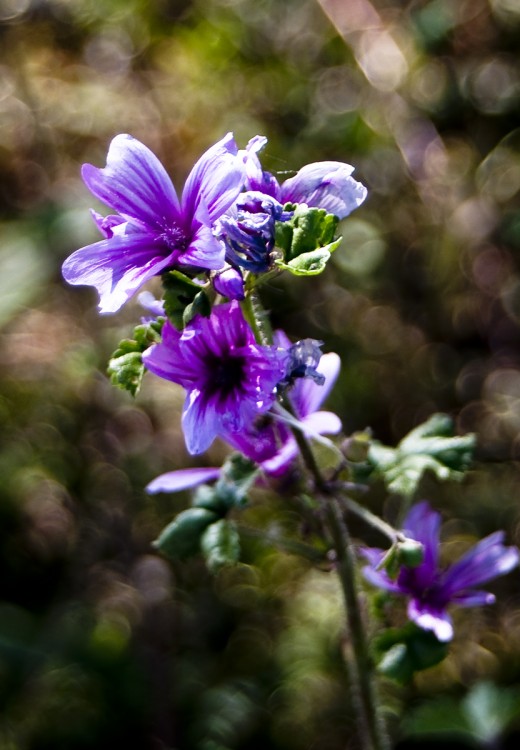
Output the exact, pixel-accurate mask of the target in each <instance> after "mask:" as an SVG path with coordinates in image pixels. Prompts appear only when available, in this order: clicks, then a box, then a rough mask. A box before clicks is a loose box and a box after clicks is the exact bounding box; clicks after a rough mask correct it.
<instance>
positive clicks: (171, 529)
mask: <svg viewBox="0 0 520 750" xmlns="http://www.w3.org/2000/svg"><path fill="white" fill-rule="evenodd" d="M217 520H218V516H217V515H216V513H213V512H212V511H210V510H207V509H206V508H188V510H184V511H182V513H179V515H178V516H177V517H176V518H175V519H174V520H173V521H172V522H171V523H170V524H168V526H166V528H165V529H163V531H162V532H161V533H160V535H159V537H158V538H157V539H156V541H155V542H154V543H153V544H154V547H156V548H157V549H158V550H159V551H160V552H161V553H162V554H163V555H165V557H168V558H169V559H170V560H183V559H185V558H187V557H192V556H193V555H196V554H198V553H199V552H200V543H201V538H202V535H203V533H204V531H205V530H206V529H207V528H208V526H210V525H211V524H212V523H214V522H215V521H217Z"/></svg>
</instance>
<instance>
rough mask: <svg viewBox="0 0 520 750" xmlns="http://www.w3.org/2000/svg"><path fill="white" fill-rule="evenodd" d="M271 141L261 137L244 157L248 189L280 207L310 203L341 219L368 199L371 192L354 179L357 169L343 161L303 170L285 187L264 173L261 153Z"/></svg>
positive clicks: (270, 175) (272, 176)
mask: <svg viewBox="0 0 520 750" xmlns="http://www.w3.org/2000/svg"><path fill="white" fill-rule="evenodd" d="M266 143H267V138H265V137H264V136H260V135H257V136H255V137H254V138H252V139H251V140H250V141H249V143H248V145H247V148H246V149H245V150H243V151H241V152H240V153H241V154H242V156H243V158H244V164H245V169H246V189H248V190H257V191H259V192H261V193H265V194H266V195H270V196H271V197H272V198H275V199H276V200H277V201H278V202H279V203H281V204H282V205H284V204H285V203H306V204H307V205H308V206H311V207H316V208H324V209H325V210H326V211H328V212H329V213H331V214H335V216H337V217H338V219H345V218H346V217H347V216H348V215H349V214H350V213H352V211H354V209H356V208H358V206H360V205H361V204H362V203H363V201H364V200H365V198H366V196H367V189H366V187H365V186H364V185H362V184H361V183H360V182H357V181H356V180H355V179H354V178H353V177H352V172H353V171H354V167H352V166H351V165H350V164H345V163H343V162H339V161H319V162H314V163H313V164H307V165H306V166H305V167H302V168H301V169H300V171H299V172H297V174H296V175H295V176H294V177H290V178H289V179H288V180H285V182H283V183H282V184H280V183H279V182H278V180H277V179H276V177H274V175H272V174H270V173H269V172H264V170H263V169H262V166H261V164H260V161H259V159H258V156H257V153H258V152H259V151H260V150H261V149H262V148H263V147H264V146H265V144H266Z"/></svg>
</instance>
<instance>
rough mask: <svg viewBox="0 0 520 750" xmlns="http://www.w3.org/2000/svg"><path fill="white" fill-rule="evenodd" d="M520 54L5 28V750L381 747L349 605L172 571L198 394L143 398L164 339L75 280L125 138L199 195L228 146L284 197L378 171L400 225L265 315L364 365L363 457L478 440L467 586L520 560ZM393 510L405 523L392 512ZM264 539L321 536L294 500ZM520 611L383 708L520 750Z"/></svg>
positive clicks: (447, 512)
mask: <svg viewBox="0 0 520 750" xmlns="http://www.w3.org/2000/svg"><path fill="white" fill-rule="evenodd" d="M519 45H520V6H519V5H518V3H517V2H516V1H515V0H460V1H457V2H454V1H453V0H416V1H412V2H410V1H408V2H407V1H406V0H401V2H398V0H372V2H369V0H320V1H319V2H318V0H255V2H252V1H251V0H194V1H193V2H187V1H181V0H0V236H1V241H0V325H1V329H0V430H1V439H2V442H1V452H0V477H1V481H0V704H1V709H0V748H1V749H2V750H4V748H5V749H6V750H44V749H47V748H48V749H49V750H51V748H52V750H65V749H68V748H78V749H80V750H83V749H84V750H90V749H91V748H97V749H98V750H100V749H101V750H102V749H103V748H113V747H124V746H132V747H140V748H143V750H147V749H148V748H150V749H151V750H162V749H166V748H175V749H176V750H192V749H194V750H246V748H247V750H256V748H262V750H267V748H272V749H273V750H304V749H305V750H307V749H309V750H310V749H311V748H320V750H340V749H341V748H347V747H348V748H357V747H358V744H357V740H356V738H355V732H354V721H353V720H354V711H353V709H352V706H351V702H350V699H349V694H348V691H347V687H346V683H347V674H346V668H345V665H344V660H343V659H342V650H343V649H344V648H345V643H344V642H343V639H342V625H341V601H340V598H339V592H338V590H337V585H336V582H335V579H334V576H333V575H330V573H329V572H328V571H326V570H316V569H313V568H312V567H311V566H310V565H309V564H308V563H307V562H303V561H301V560H300V559H299V558H298V557H296V556H295V555H290V554H288V553H286V552H282V551H280V550H279V549H276V548H274V547H272V546H270V545H269V544H265V543H264V541H263V540H262V538H261V537H262V534H261V535H260V538H258V539H256V540H249V541H246V542H245V543H244V551H243V562H241V563H240V564H239V565H238V566H237V567H236V568H232V569H229V570H225V571H223V572H222V573H220V574H219V575H218V576H217V577H216V578H213V577H211V576H210V575H209V574H208V573H207V572H206V570H205V568H204V566H203V564H202V563H200V562H199V561H192V562H189V563H186V564H183V565H178V566H171V565H169V564H168V563H167V562H166V561H164V560H162V559H161V558H159V557H158V556H156V555H155V554H154V553H153V550H152V547H151V541H152V540H153V539H154V538H155V537H156V536H157V533H158V532H159V530H160V529H161V528H162V527H163V526H164V525H165V524H166V523H167V522H168V521H169V520H170V519H171V517H172V516H173V515H174V513H176V512H177V511H178V510H180V509H182V508H183V507H185V506H186V505H187V503H188V496H186V495H182V494H181V495H178V496H166V495H160V496H156V497H148V496H147V495H146V494H145V493H144V490H143V488H144V486H145V485H146V483H147V482H148V481H150V480H151V479H152V478H153V477H154V476H156V475H157V474H159V473H161V472H163V471H168V470H171V469H174V468H179V467H181V466H189V465H195V461H194V459H193V458H190V457H189V456H188V455H187V454H186V451H185V448H184V442H183V438H182V434H181V433H180V431H179V413H180V408H181V405H182V394H181V393H180V392H179V391H178V390H176V389H175V387H174V386H172V385H171V384H167V383H162V382H159V381H156V380H154V379H153V378H152V377H151V376H150V377H149V378H148V380H147V381H146V382H145V385H144V388H143V390H142V392H141V394H140V395H139V396H138V398H137V399H136V400H131V397H130V396H129V395H128V394H125V393H122V392H118V391H116V390H115V389H114V388H112V387H111V386H110V385H109V383H108V382H107V378H106V376H105V374H104V372H105V366H106V361H107V358H108V357H109V355H110V353H111V352H112V351H113V349H114V348H115V346H116V345H117V342H118V341H119V339H120V338H123V337H125V336H127V335H128V333H129V330H130V329H131V326H132V325H133V323H134V322H135V321H136V320H137V319H138V317H139V315H140V314H141V313H140V310H139V308H138V306H137V304H134V303H130V304H129V305H128V306H127V307H125V309H124V310H123V311H122V312H121V313H119V314H117V315H115V316H105V317H100V316H99V315H98V313H97V311H96V303H97V299H96V295H95V292H94V291H93V290H92V289H87V288H66V287H65V285H64V283H63V282H62V280H61V276H60V265H61V262H62V261H63V259H64V258H65V257H66V256H67V255H68V254H70V252H71V251H73V250H74V249H76V248H78V247H81V246H83V245H85V244H88V243H89V242H92V241H95V239H96V231H95V229H94V227H93V226H92V222H91V219H90V216H89V212H88V209H89V208H90V207H91V206H95V201H94V200H93V199H92V198H91V197H90V195H89V193H88V191H87V189H86V188H85V186H84V185H83V183H82V182H81V179H80V176H79V170H80V165H81V164H82V163H83V162H85V161H88V162H91V163H94V164H96V165H98V166H103V165H104V163H105V156H106V151H107V147H108V144H109V142H110V139H111V138H112V137H113V136H114V135H115V134H117V133H119V132H129V133H131V134H132V135H134V136H135V137H137V138H139V139H140V140H142V141H143V142H145V143H146V144H147V145H148V146H149V147H150V148H151V149H152V150H153V151H155V153H157V155H158V156H159V157H160V158H161V159H162V161H163V163H164V164H165V165H166V167H167V169H168V170H169V172H170V173H171V174H172V175H173V179H174V182H175V183H176V184H177V186H180V185H181V184H182V181H183V179H184V178H185V176H186V174H187V172H188V171H189V169H190V168H191V166H192V164H193V163H194V161H195V160H196V159H197V158H198V157H199V155H200V154H201V153H202V152H203V151H204V150H205V149H206V148H207V147H208V146H209V145H211V144H212V143H213V142H215V141H216V140H217V139H219V138H220V137H222V135H223V134H224V133H225V132H227V131H228V130H233V131H234V133H235V136H236V138H237V141H238V142H239V143H240V144H241V145H242V146H244V145H245V144H246V143H247V141H248V140H249V138H251V137H252V136H253V135H255V134H257V133H260V134H265V135H267V136H268V138H269V144H268V146H267V148H266V150H265V153H264V155H263V163H264V166H265V168H268V169H270V170H271V171H273V172H274V173H277V174H279V175H280V176H281V177H282V178H283V176H284V175H286V174H293V173H294V170H296V169H298V168H299V167H301V166H302V165H303V164H306V163H308V162H312V161H318V160H324V159H332V160H340V161H346V162H349V163H352V164H354V165H355V166H356V176H357V178H358V179H359V180H361V181H362V182H364V183H365V184H366V185H367V186H368V188H369V198H368V199H367V201H366V203H365V204H364V205H363V207H362V208H361V209H359V210H358V211H357V212H356V213H355V214H353V215H352V217H350V218H349V219H348V220H347V221H345V222H344V224H343V226H342V233H343V236H344V244H343V246H342V248H341V249H340V250H338V251H337V253H336V254H335V256H334V258H333V262H332V263H331V264H330V267H329V268H328V269H327V271H326V272H325V273H324V274H323V275H322V276H321V277H318V278H316V279H312V280H305V279H303V280H299V279H295V278H290V279H289V278H285V277H282V278H280V280H279V281H276V282H273V284H272V285H270V286H269V288H268V289H266V290H265V295H264V298H265V303H266V305H267V306H268V307H269V308H270V309H271V310H272V312H273V318H274V322H275V324H276V325H278V326H282V325H283V327H284V328H285V330H286V331H287V333H288V334H289V335H290V336H291V337H292V338H293V339H294V340H296V339H298V338H303V337H307V336H312V337H315V338H319V339H322V340H324V341H325V349H326V350H332V351H337V352H339V353H340V355H341V357H342V360H343V370H342V374H341V377H340V381H339V382H338V384H337V386H336V388H335V390H334V392H333V394H332V396H331V398H330V401H329V405H330V407H331V408H333V409H334V410H336V411H337V412H338V414H339V415H340V416H341V418H342V420H343V423H344V427H345V433H347V434H348V433H350V432H352V431H354V430H360V429H363V428H365V427H366V426H370V427H372V428H373V430H374V434H375V435H376V437H378V438H379V439H380V440H382V441H384V442H386V443H388V444H394V443H395V442H397V441H398V440H399V439H400V438H401V437H403V435H404V434H405V433H406V432H407V431H408V430H409V429H411V428H412V427H413V426H415V425H416V424H418V423H419V422H420V421H422V420H424V419H425V418H426V417H428V416H429V415H430V414H431V413H433V412H435V411H444V412H448V413H449V414H451V415H453V416H454V418H455V419H456V423H457V428H458V430H459V431H460V432H467V431H475V432H476V433H477V434H478V440H479V448H478V456H477V459H478V460H477V462H476V465H475V467H474V469H473V471H472V472H471V473H470V475H469V476H468V478H467V479H466V481H465V482H464V483H463V484H462V485H460V486H459V485H457V486H449V487H447V486H440V485H438V484H436V483H435V482H434V480H433V479H431V478H427V479H426V480H425V481H424V482H423V486H422V487H421V493H420V494H421V496H423V497H428V498H429V499H430V501H431V502H432V503H433V504H434V505H435V506H436V507H437V508H439V509H440V510H441V511H442V512H443V515H444V517H445V519H446V524H445V526H444V531H443V533H444V535H445V538H446V539H447V540H449V542H448V543H447V545H446V548H445V552H446V555H447V558H451V557H453V556H457V555H458V554H460V552H461V550H463V549H465V548H466V547H467V546H468V544H470V543H472V542H474V541H475V539H477V538H479V537H481V536H484V535H485V534H488V533H490V532H492V531H494V530H496V529H497V528H504V529H506V531H507V534H508V540H509V541H510V542H516V543H519V542H520V529H519V525H518V524H519V520H520V509H519V501H520V489H519V487H518V484H519V482H518V480H519V465H518V461H519V460H520V438H519V434H520V348H519V344H520V268H519V259H520V203H519V194H520V152H519V148H518V147H519V144H520V120H519V114H520V72H519V57H518V49H519ZM96 208H98V209H101V207H100V206H96ZM225 453H226V448H225V446H223V445H217V444H215V446H214V447H213V448H212V449H211V452H210V455H209V456H205V457H202V458H201V459H200V461H199V464H202V465H214V464H216V463H217V462H218V461H220V460H221V459H222V457H223V456H224V455H225ZM368 502H370V503H371V505H372V507H373V509H374V510H376V511H377V512H383V510H384V509H385V508H389V510H390V511H391V510H392V507H393V501H392V499H390V500H389V499H388V498H386V496H385V493H384V491H383V489H382V488H379V489H378V488H376V491H375V492H374V493H373V495H372V496H371V497H370V498H369V500H368ZM241 520H243V521H244V523H247V524H249V525H251V526H256V527H257V528H260V529H262V530H263V531H262V533H264V532H265V534H266V535H267V534H268V533H270V532H272V531H277V532H278V531H280V530H282V531H284V532H286V533H288V534H291V533H293V532H295V530H296V529H297V519H296V518H295V516H294V514H293V512H292V510H291V508H290V507H289V506H288V505H287V504H285V503H284V500H283V498H282V497H280V496H279V495H276V494H273V493H271V494H270V493H267V492H263V493H261V494H258V495H257V496H255V499H254V502H253V504H252V506H251V508H250V509H249V510H247V511H246V512H245V513H244V515H243V518H242V519H241ZM354 531H355V533H356V534H358V532H359V534H361V532H362V531H363V530H362V529H359V530H358V529H357V528H355V529H354ZM378 541H381V540H378ZM519 584H520V575H519V574H518V572H517V573H513V574H511V575H510V576H508V577H507V578H506V579H503V580H500V581H498V582H497V583H496V584H494V585H493V590H494V591H495V592H496V593H497V595H498V604H497V605H495V606H494V607H491V608H488V609H486V610H485V611H484V610H482V611H466V612H463V613H456V623H457V636H456V638H455V641H454V644H453V647H452V649H451V651H450V655H449V657H448V659H447V660H446V661H445V662H443V664H441V665H439V666H438V667H435V668H433V669H430V670H428V671H427V672H425V673H423V674H421V675H419V676H418V677H417V678H416V679H415V681H414V682H413V684H412V685H410V686H407V687H406V688H400V687H396V686H393V685H391V684H390V683H385V682H382V684H381V686H380V688H381V691H382V697H383V700H384V703H385V706H386V712H387V716H388V718H389V725H390V728H391V731H392V735H393V737H394V741H395V743H396V745H397V746H398V747H400V748H403V749H404V748H411V747H415V746H421V747H426V746H428V745H427V742H428V741H430V742H431V745H430V746H431V747H438V745H439V742H440V741H444V740H445V739H446V738H447V737H449V738H451V741H453V742H454V741H455V739H457V741H458V742H459V743H460V746H461V747H495V748H496V747H508V746H513V745H514V744H515V741H516V740H517V739H518V737H517V736H515V732H516V731H517V730H518V728H519V727H520V692H519V690H520V591H519ZM367 593H368V592H367ZM428 738H430V739H429V740H428ZM417 743H418V745H417ZM493 743H494V744H493Z"/></svg>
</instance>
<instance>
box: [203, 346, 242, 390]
mask: <svg viewBox="0 0 520 750" xmlns="http://www.w3.org/2000/svg"><path fill="white" fill-rule="evenodd" d="M244 364H245V359H244V357H233V356H230V355H228V356H224V357H219V358H216V357H215V358H214V359H213V361H209V362H208V372H209V374H210V376H211V379H210V382H209V383H208V386H209V388H210V389H211V391H212V392H213V393H217V392H218V393H221V394H222V395H223V396H227V395H229V394H230V393H231V392H232V391H234V390H235V389H236V388H239V387H240V386H241V385H242V382H243V380H244Z"/></svg>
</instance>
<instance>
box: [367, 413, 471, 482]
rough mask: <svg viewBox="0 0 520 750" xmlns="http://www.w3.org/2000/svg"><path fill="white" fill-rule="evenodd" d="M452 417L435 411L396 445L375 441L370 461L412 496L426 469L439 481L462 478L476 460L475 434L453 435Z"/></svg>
mask: <svg viewBox="0 0 520 750" xmlns="http://www.w3.org/2000/svg"><path fill="white" fill-rule="evenodd" d="M452 433H453V421H452V420H451V419H450V417H448V416H447V415H445V414H434V415H433V416H432V417H430V419H428V420H427V421H426V422H425V423H424V424H422V425H419V426H418V427H416V428H415V429H414V430H412V431H411V432H410V433H409V434H408V435H407V436H406V437H405V438H403V440H401V442H400V443H399V445H398V446H397V448H388V447H387V446H384V445H381V444H380V443H377V442H376V441H374V442H373V443H372V444H371V445H370V449H369V451H368V462H369V463H370V464H371V465H372V466H373V468H374V470H375V473H376V475H379V476H381V477H383V479H384V481H385V484H386V485H387V487H388V489H389V490H390V491H391V492H395V493H398V494H401V495H405V496H406V497H412V496H413V494H414V493H415V492H416V490H417V487H418V485H419V482H420V481H421V478H422V476H423V474H424V473H425V472H426V471H431V472H433V473H434V474H435V476H436V477H437V478H438V479H439V480H440V481H446V480H451V481H460V480H461V479H462V478H463V477H464V472H465V471H466V469H467V468H468V467H469V465H470V464H471V461H472V460H473V451H474V449H475V443H476V439H475V435H473V434H469V435H462V436H454V435H453V434H452Z"/></svg>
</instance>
